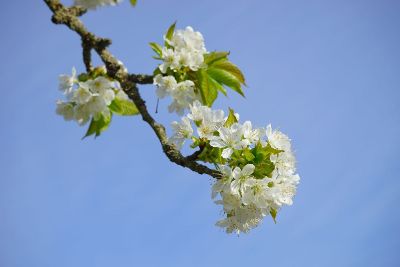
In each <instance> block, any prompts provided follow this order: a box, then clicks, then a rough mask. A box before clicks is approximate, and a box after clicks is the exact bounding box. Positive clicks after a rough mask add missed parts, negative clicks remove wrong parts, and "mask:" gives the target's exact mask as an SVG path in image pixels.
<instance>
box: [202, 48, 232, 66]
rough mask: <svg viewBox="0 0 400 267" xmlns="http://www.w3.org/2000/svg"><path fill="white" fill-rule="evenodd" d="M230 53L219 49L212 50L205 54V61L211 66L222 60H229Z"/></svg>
mask: <svg viewBox="0 0 400 267" xmlns="http://www.w3.org/2000/svg"><path fill="white" fill-rule="evenodd" d="M228 55H229V52H218V51H214V52H210V53H208V54H205V55H204V63H205V64H207V65H209V66H210V65H212V64H214V63H215V62H218V61H220V60H227V59H228Z"/></svg>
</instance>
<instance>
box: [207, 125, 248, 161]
mask: <svg viewBox="0 0 400 267" xmlns="http://www.w3.org/2000/svg"><path fill="white" fill-rule="evenodd" d="M218 133H219V136H215V137H213V138H212V139H211V141H210V145H211V146H213V147H219V148H223V149H224V150H223V151H222V157H223V158H225V159H227V158H230V156H231V155H232V153H233V151H234V150H235V149H242V148H243V146H244V143H243V141H242V129H241V127H239V126H238V124H233V125H232V126H231V127H230V128H225V127H221V128H220V129H219V130H218Z"/></svg>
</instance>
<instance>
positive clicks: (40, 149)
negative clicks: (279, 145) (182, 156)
mask: <svg viewBox="0 0 400 267" xmlns="http://www.w3.org/2000/svg"><path fill="white" fill-rule="evenodd" d="M138 2H139V4H138V6H137V8H135V9H132V8H130V7H129V4H128V2H127V1H125V2H124V3H123V4H122V5H121V6H119V7H115V8H106V9H101V10H99V11H98V12H92V13H90V14H88V15H86V16H85V17H84V21H85V23H87V25H88V27H89V29H90V30H93V31H94V32H96V33H97V34H99V35H101V36H105V37H111V38H112V39H113V40H114V44H113V46H112V47H111V50H112V52H113V53H114V54H115V55H117V56H118V57H119V58H120V59H121V60H122V61H124V62H125V63H126V65H127V67H128V68H129V70H130V71H132V72H143V73H150V72H151V71H152V69H153V68H154V67H155V64H156V61H155V60H153V59H152V58H151V56H152V51H151V50H150V49H149V48H148V45H147V43H148V42H149V41H161V38H162V34H163V33H164V31H165V29H166V28H167V27H168V25H169V24H170V23H171V22H173V21H175V20H178V26H179V27H181V28H182V27H185V26H186V25H192V26H193V27H194V28H195V29H197V30H200V31H201V32H202V33H203V35H204V36H205V40H206V45H207V48H208V49H209V50H230V51H231V59H232V61H234V62H235V63H237V64H238V65H239V66H240V67H241V68H242V69H243V71H244V73H245V74H246V77H247V80H248V88H246V99H243V98H241V97H239V96H237V95H235V94H232V93H231V94H230V96H229V101H228V100H227V99H222V98H221V99H220V100H219V101H218V103H217V106H218V107H224V108H226V107H227V106H228V105H230V106H232V107H234V108H235V110H236V111H237V112H239V113H240V114H241V118H242V119H244V120H246V119H250V120H252V121H253V122H254V124H256V125H258V126H265V125H267V124H268V123H270V122H271V123H272V124H273V126H276V127H279V128H280V129H281V130H282V131H284V132H286V133H288V134H289V136H290V137H291V138H292V140H293V143H294V147H295V149H296V154H297V158H298V170H299V173H300V175H301V177H302V181H301V184H300V186H299V190H298V194H297V196H296V198H295V204H294V205H293V206H292V207H286V208H284V209H283V210H282V211H281V213H280V214H279V217H278V223H277V224H276V225H275V224H274V223H273V222H272V220H271V219H270V218H266V220H265V221H264V223H263V225H262V226H261V227H259V228H257V229H256V230H254V231H252V232H251V233H250V234H248V235H241V236H240V237H237V236H235V235H226V234H225V233H224V232H223V231H222V230H221V229H219V228H217V227H215V226H214V223H215V221H216V220H217V219H218V218H219V217H220V216H221V213H220V207H218V206H216V205H215V204H213V202H212V201H211V199H210V184H211V182H212V181H211V179H209V178H208V177H206V176H200V175H197V174H195V173H192V172H191V171H189V170H186V169H183V168H181V167H179V166H176V165H174V164H172V163H170V162H169V161H168V160H167V158H166V157H165V156H164V155H163V154H162V153H161V149H160V145H159V143H158V141H157V139H156V138H155V136H154V134H153V132H152V131H151V130H150V128H149V127H148V126H147V125H146V124H144V123H143V122H142V121H141V119H139V118H137V117H136V118H133V117H132V118H115V119H114V121H113V124H112V125H111V128H110V129H109V130H108V131H107V132H106V133H105V134H104V135H102V136H101V137H100V138H98V139H97V140H93V139H91V138H89V139H86V140H83V141H82V140H81V137H82V136H83V134H84V132H85V130H86V129H85V128H80V127H78V126H77V125H75V124H74V123H66V122H64V121H63V120H62V118H61V117H58V116H56V115H55V111H54V110H55V100H56V99H57V98H59V97H60V94H59V92H58V91H57V77H58V75H59V74H60V73H69V72H70V69H71V67H72V66H76V67H77V69H78V71H83V65H82V63H81V50H80V41H79V39H78V38H77V36H76V35H75V34H74V33H72V32H70V31H69V30H67V29H66V27H64V26H55V25H53V24H52V23H51V22H50V12H49V10H48V9H47V7H46V6H45V5H44V3H42V1H23V3H22V2H21V1H7V2H6V3H3V5H2V9H1V11H0V13H1V16H0V22H1V25H2V27H1V28H0V34H1V42H0V48H1V49H0V58H1V61H2V64H1V65H0V81H1V82H2V97H1V99H2V101H1V105H0V122H1V131H0V136H1V139H0V148H1V149H0V164H1V174H0V266H2V267H26V266H30V267H47V266H48V267H53V266H57V267H72V266H74V267H80V266H85V267H87V266H96V267H103V266H117V267H127V266H167V267H168V266H185V267H186V266H210V267H212V266H335V267H336V266H399V265H400V256H399V249H400V230H399V224H400V213H399V207H398V205H399V202H400V192H399V191H400V188H399V186H400V177H399V171H400V164H399V163H400V162H399V150H400V142H399V139H398V138H399V136H400V105H399V104H400V93H399V89H400V88H399V85H400V52H399V47H400V30H399V27H400V16H399V14H400V2H399V1H395V0H393V1H389V0H380V1H378V0H376V1H367V0H363V1H361V0H360V1H356V0H351V1H349V0H336V1H319V0H318V1H317V0H314V1H311V0H310V1H298V0H285V1H265V0H259V1H227V0H226V1H215V0H213V1H211V0H207V1H194V0H192V1H189V0H187V1H177V0H170V1H155V0H139V1H138ZM141 92H142V93H143V96H144V97H145V98H146V99H147V100H148V105H149V108H150V110H154V109H155V100H156V98H155V94H154V88H153V87H152V86H143V87H141ZM166 106H167V102H166V101H163V102H161V111H162V112H160V113H159V114H156V115H155V116H156V118H157V119H158V120H160V121H161V122H164V123H166V124H169V122H170V121H171V120H172V119H176V117H175V116H174V115H169V114H167V113H166Z"/></svg>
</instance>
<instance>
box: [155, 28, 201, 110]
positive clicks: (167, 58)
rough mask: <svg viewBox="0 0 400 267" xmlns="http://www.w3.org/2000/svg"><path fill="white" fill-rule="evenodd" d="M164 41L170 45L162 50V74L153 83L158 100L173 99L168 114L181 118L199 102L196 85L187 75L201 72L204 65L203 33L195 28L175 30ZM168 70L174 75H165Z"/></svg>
mask: <svg viewBox="0 0 400 267" xmlns="http://www.w3.org/2000/svg"><path fill="white" fill-rule="evenodd" d="M164 39H165V41H166V42H167V44H168V45H167V46H166V47H163V48H162V52H161V59H162V60H163V63H162V64H160V65H159V66H158V68H159V70H160V71H161V73H163V75H161V74H158V75H156V76H155V77H154V84H155V85H156V86H157V96H158V97H159V98H164V97H166V96H171V97H172V103H171V104H170V105H169V107H168V110H169V112H176V113H178V114H179V115H182V114H183V111H184V110H185V109H187V108H189V105H190V104H192V103H193V102H194V101H195V100H199V99H200V96H199V95H198V94H196V92H195V84H194V83H193V81H191V80H189V79H187V76H186V75H185V72H186V71H187V70H192V71H196V70H198V69H199V68H200V67H201V66H202V65H203V62H204V57H203V55H204V54H205V53H207V50H206V48H205V45H204V40H203V36H202V35H201V33H200V32H195V31H194V30H193V29H192V27H186V29H184V30H176V31H174V33H173V35H172V37H171V39H170V40H169V39H167V38H166V37H164ZM168 70H172V72H171V71H170V72H169V74H170V75H167V76H165V74H166V73H167V72H168ZM175 76H176V77H175ZM177 79H178V81H177Z"/></svg>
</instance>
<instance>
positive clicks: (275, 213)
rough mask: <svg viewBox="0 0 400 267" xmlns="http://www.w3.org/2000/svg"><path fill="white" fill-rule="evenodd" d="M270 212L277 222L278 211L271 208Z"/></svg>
mask: <svg viewBox="0 0 400 267" xmlns="http://www.w3.org/2000/svg"><path fill="white" fill-rule="evenodd" d="M269 213H270V214H271V217H272V219H273V220H274V223H276V215H277V213H278V212H277V211H276V210H275V209H273V208H271V210H270V211H269Z"/></svg>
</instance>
